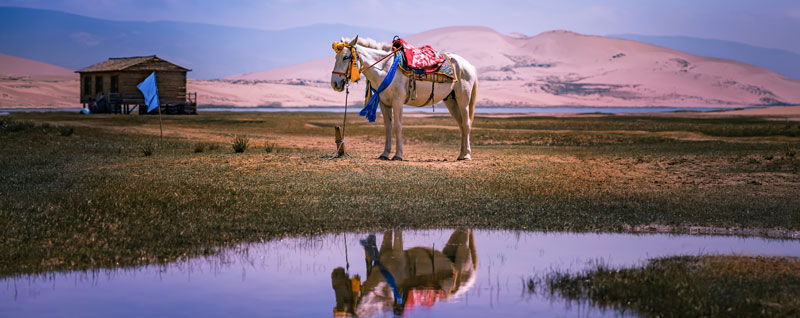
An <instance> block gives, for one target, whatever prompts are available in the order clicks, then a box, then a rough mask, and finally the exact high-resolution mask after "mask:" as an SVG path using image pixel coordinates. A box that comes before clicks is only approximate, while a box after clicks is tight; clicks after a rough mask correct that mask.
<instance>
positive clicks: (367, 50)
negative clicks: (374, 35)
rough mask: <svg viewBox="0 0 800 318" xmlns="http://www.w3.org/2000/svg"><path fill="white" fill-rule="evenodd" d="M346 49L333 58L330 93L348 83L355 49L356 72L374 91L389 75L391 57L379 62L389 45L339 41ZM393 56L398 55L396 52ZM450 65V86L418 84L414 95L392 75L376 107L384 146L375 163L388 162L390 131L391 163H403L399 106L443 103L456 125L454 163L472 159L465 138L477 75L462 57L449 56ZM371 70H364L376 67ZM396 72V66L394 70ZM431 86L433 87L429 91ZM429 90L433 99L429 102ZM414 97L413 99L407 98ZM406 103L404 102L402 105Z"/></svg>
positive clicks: (402, 78)
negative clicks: (457, 144)
mask: <svg viewBox="0 0 800 318" xmlns="http://www.w3.org/2000/svg"><path fill="white" fill-rule="evenodd" d="M340 44H341V45H342V46H344V47H345V48H348V49H342V50H339V52H338V53H337V54H336V64H335V65H334V67H333V72H332V74H331V86H332V87H333V89H334V90H336V91H339V92H341V91H342V90H344V88H345V85H346V84H347V82H348V81H349V80H350V78H351V77H350V76H351V73H352V71H351V70H352V64H351V63H355V61H354V60H353V57H352V50H350V49H349V48H351V47H354V48H356V50H355V51H356V54H357V55H358V56H357V60H358V61H360V62H361V69H360V70H359V71H360V72H363V74H364V76H365V77H366V78H367V79H368V80H369V83H370V85H371V86H372V87H373V88H374V89H376V90H377V89H378V86H379V85H380V84H381V83H382V82H383V79H384V78H385V77H386V75H387V74H388V72H389V69H390V68H391V66H392V62H393V60H394V58H393V56H392V57H389V58H386V59H383V60H382V61H379V60H380V59H381V58H383V57H386V56H387V55H388V54H391V51H392V47H391V44H389V43H377V42H375V41H373V40H371V39H359V38H358V36H356V38H355V39H353V40H350V41H348V40H347V39H342V42H341V43H340ZM397 54H402V52H398V53H397ZM448 56H450V60H451V61H452V62H453V69H454V72H455V74H456V78H457V80H456V81H455V82H451V83H435V84H431V83H430V82H420V81H418V82H419V83H417V84H418V85H416V94H414V93H409V91H408V82H409V80H410V79H409V78H408V77H407V76H405V75H404V74H403V73H402V72H400V71H399V70H398V71H397V72H396V73H395V76H394V79H393V80H392V82H391V84H390V85H389V86H388V87H387V88H386V89H385V90H384V91H383V92H381V93H380V101H381V102H380V107H381V113H382V114H383V126H384V129H385V130H386V143H385V146H384V150H383V153H382V154H381V155H380V157H378V159H382V160H388V159H389V154H391V152H392V132H393V131H394V135H395V138H396V139H397V148H396V151H395V154H394V157H392V160H403V104H404V103H406V104H407V105H409V106H416V107H423V106H429V105H433V104H435V103H438V102H440V101H444V104H445V105H446V106H447V110H448V111H450V115H452V116H453V118H454V119H455V120H456V122H457V123H458V128H459V129H460V130H461V152H460V153H459V155H458V160H470V159H471V158H472V155H471V152H472V150H471V148H470V145H469V134H470V130H472V119H473V117H474V114H475V95H476V93H477V91H478V75H477V72H476V70H475V67H474V66H472V64H470V63H469V62H467V60H465V59H464V58H463V57H461V56H458V55H455V54H450V53H448ZM376 62H377V64H375V65H374V66H372V67H368V66H370V65H373V63H376ZM398 68H399V66H398ZM432 86H433V87H432ZM431 89H433V98H432V99H431V98H430V97H431ZM409 95H414V96H409ZM406 101H407V102H406Z"/></svg>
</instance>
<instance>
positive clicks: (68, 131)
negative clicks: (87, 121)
mask: <svg viewBox="0 0 800 318" xmlns="http://www.w3.org/2000/svg"><path fill="white" fill-rule="evenodd" d="M74 132H75V127H72V126H58V134H59V135H61V136H64V137H69V136H72V134H73V133H74Z"/></svg>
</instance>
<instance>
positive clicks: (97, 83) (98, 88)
mask: <svg viewBox="0 0 800 318" xmlns="http://www.w3.org/2000/svg"><path fill="white" fill-rule="evenodd" d="M102 91H103V77H102V76H95V78H94V92H95V94H100V93H101V92H102Z"/></svg>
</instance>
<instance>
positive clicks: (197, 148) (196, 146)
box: [194, 142, 206, 153]
mask: <svg viewBox="0 0 800 318" xmlns="http://www.w3.org/2000/svg"><path fill="white" fill-rule="evenodd" d="M205 150H206V144H204V143H202V142H198V143H196V144H194V152H195V153H201V152H203V151H205Z"/></svg>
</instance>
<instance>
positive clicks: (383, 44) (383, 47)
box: [342, 37, 392, 52]
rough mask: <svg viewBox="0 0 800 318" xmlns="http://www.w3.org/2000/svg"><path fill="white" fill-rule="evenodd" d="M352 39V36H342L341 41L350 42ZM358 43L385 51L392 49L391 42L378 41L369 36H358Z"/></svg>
mask: <svg viewBox="0 0 800 318" xmlns="http://www.w3.org/2000/svg"><path fill="white" fill-rule="evenodd" d="M352 40H353V38H344V37H343V38H342V42H344V43H350V41H352ZM358 45H361V46H364V47H368V48H371V49H376V50H381V51H386V52H391V51H392V43H386V42H378V41H375V40H373V39H370V38H362V37H358Z"/></svg>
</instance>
